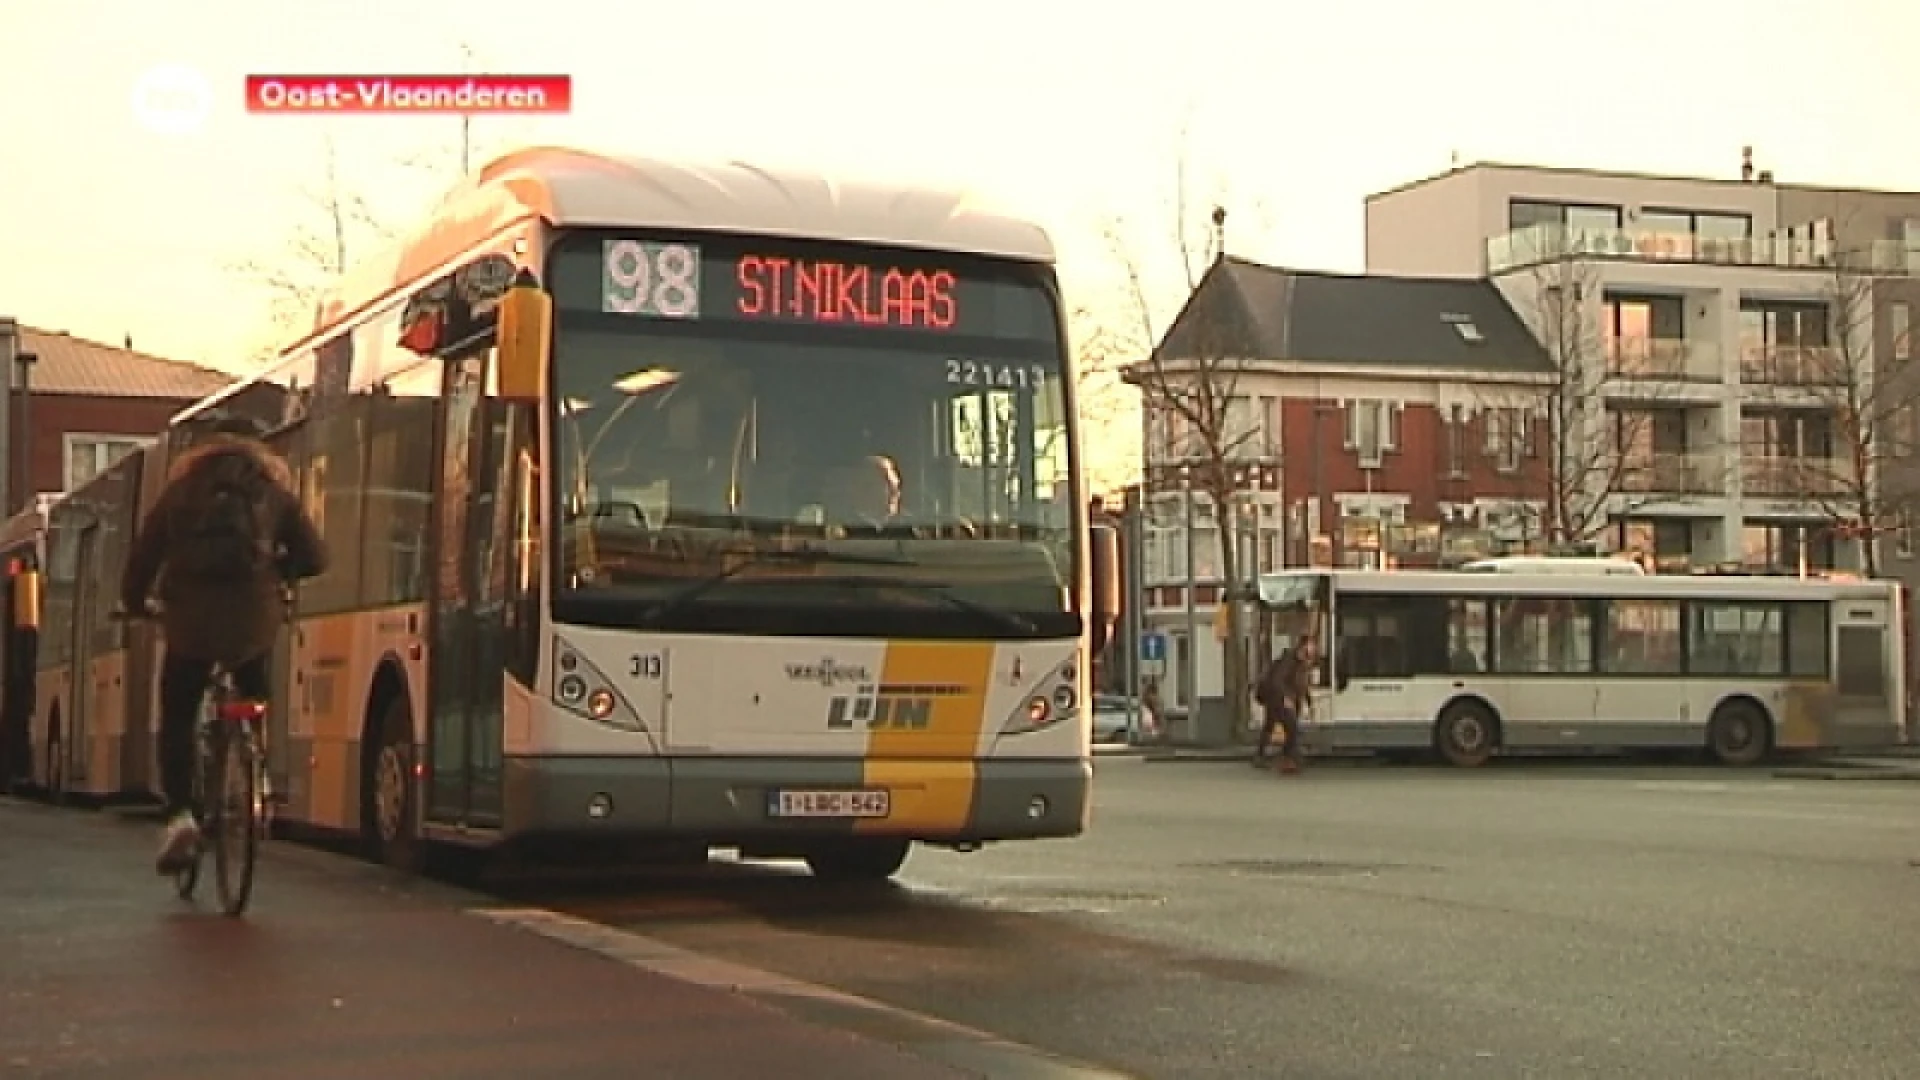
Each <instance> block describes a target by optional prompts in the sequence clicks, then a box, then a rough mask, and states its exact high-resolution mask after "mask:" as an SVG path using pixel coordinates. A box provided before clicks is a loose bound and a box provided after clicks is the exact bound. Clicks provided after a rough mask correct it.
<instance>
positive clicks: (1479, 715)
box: [1433, 701, 1500, 769]
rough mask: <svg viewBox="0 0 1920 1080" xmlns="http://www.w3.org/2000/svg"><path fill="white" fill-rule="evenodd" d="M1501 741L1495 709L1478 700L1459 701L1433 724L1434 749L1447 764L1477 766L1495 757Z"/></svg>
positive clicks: (1472, 767) (1464, 766) (1475, 767)
mask: <svg viewBox="0 0 1920 1080" xmlns="http://www.w3.org/2000/svg"><path fill="white" fill-rule="evenodd" d="M1499 742H1500V722H1499V721H1498V720H1496V719H1494V715H1493V710H1491V709H1489V708H1487V707H1486V706H1485V705H1482V704H1480V703H1479V702H1477V701H1456V702H1454V703H1453V704H1451V705H1449V706H1447V707H1446V709H1445V710H1444V711H1442V712H1441V713H1440V719H1438V720H1436V721H1434V724H1433V749H1434V752H1436V753H1438V754H1439V755H1440V757H1441V759H1442V760H1444V761H1445V762H1446V763H1447V764H1449V765H1452V766H1454V767H1455V768H1460V769H1477V768H1479V767H1480V766H1482V765H1485V764H1486V763H1487V761H1488V759H1490V758H1492V757H1493V751H1494V747H1496V746H1498V745H1499Z"/></svg>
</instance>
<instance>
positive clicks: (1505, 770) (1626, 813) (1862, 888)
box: [538, 759, 1920, 1080]
mask: <svg viewBox="0 0 1920 1080" xmlns="http://www.w3.org/2000/svg"><path fill="white" fill-rule="evenodd" d="M1097 787H1098V795H1097V804H1096V816H1095V821H1094V827H1093V829H1092V831H1091V832H1090V833H1089V834H1088V835H1087V836H1085V837H1083V838H1080V839H1077V840H1072V841H1052V842H1044V843H1030V844H1024V845H1009V846H1004V847H999V848H990V849H988V850H987V851H984V852H980V853H977V854H971V855H960V854H954V853H947V852H938V851H930V850H929V851H920V852H916V854H915V855H914V856H913V858H912V860H911V861H909V863H908V865H907V869H906V870H905V871H904V872H903V874H902V881H901V884H900V886H899V887H887V888H881V889H877V890H874V889H844V888H828V887H825V886H822V885H820V884H819V883H816V882H814V881H812V880H811V879H810V878H808V877H807V876H806V875H805V874H804V873H803V872H799V871H794V870H790V869H787V868H784V867H767V866H754V867H747V866H739V865H734V866H726V865H719V866H715V867H713V868H711V869H710V870H708V871H705V872H690V873H683V874H666V875H656V876H652V877H649V878H648V879H646V880H645V881H644V882H643V883H640V884H638V885H635V884H632V883H629V884H626V885H622V886H596V887H591V888H589V887H584V886H582V887H570V888H567V889H565V890H558V891H557V890H556V889H555V887H553V886H547V887H545V889H544V891H545V892H546V895H543V896H541V897H539V898H538V899H539V901H540V902H541V903H544V904H547V905H549V906H552V907H554V908H557V909H560V910H563V911H568V912H571V913H574V914H579V915H583V916H586V917H589V918H593V919H596V920H599V921H602V922H606V923H609V924H613V925H620V926H625V927H629V928H632V929H635V930H638V931H641V932H643V933H646V934H648V935H651V936H654V937H657V938H661V939H664V940H666V941H669V942H671V943H674V944H677V945H680V946H683V947H687V948H691V949H696V950H699V951H701V952H705V953H709V954H716V955H719V956H722V957H725V958H729V959H733V960H737V961H740V962H744V963H748V964H752V965H755V966H759V967H762V968H767V969H771V970H774V971H777V972H779V973H782V974H785V975H789V976H792V977H797V978H801V979H806V980H810V981H815V982H820V983H825V984H828V985H831V986H833V987H836V988H839V989H843V990H846V991H848V992H851V993H855V994H859V995H863V996H866V997H870V998H874V999H878V1000H881V1001H884V1002H887V1003H889V1004H894V1005H898V1006H900V1007H903V1008H907V1009H912V1010H916V1011H920V1012H925V1013H929V1014H932V1015H935V1016H938V1017H941V1018H943V1019H947V1020H951V1021H954V1022H957V1023H962V1024H966V1025H969V1026H973V1027H977V1028H981V1029H985V1030H988V1031H991V1032H994V1033H996V1034H998V1035H1001V1036H1004V1037H1006V1038H1009V1039H1013V1040H1017V1041H1019V1042H1023V1043H1027V1044H1030V1045H1033V1046H1037V1047H1041V1048H1044V1049H1047V1050H1050V1051H1053V1052H1055V1053H1059V1054H1065V1055H1069V1056H1072V1057H1075V1058H1078V1059H1082V1060H1087V1061H1092V1062H1097V1063H1101V1064H1105V1065H1109V1066H1112V1067H1114V1068H1117V1069H1120V1070H1123V1071H1125V1072H1128V1073H1131V1074H1133V1075H1136V1076H1142V1077H1168V1078H1179V1080H1200V1078H1206V1077H1230V1076H1231V1077H1241V1076H1257V1077H1365V1078H1369V1080H1383V1078H1394V1077H1409V1078H1414V1077H1418V1078H1422V1080H1426V1078H1431V1077H1445V1076H1473V1077H1508V1076H1512V1077H1521V1076H1525V1077H1562V1076H1566V1077H1576V1076H1577V1077H1588V1076H1634V1077H1655V1076H1657V1077H1682V1076H1684V1077H1698V1078H1712V1077H1728V1078H1736V1077H1737V1078H1740V1080H1752V1078H1755V1077H1773V1076H1800V1075H1806V1076H1815V1075H1817V1076H1844V1077H1896V1076H1911V1075H1913V1071H1914V1068H1915V1064H1914V1063H1915V1062H1920V868H1916V866H1915V865H1914V863H1915V860H1916V859H1920V783H1913V782H1862V781H1854V782H1847V781H1823V780H1782V779H1777V778H1774V777H1773V776H1772V775H1770V774H1768V773H1765V772H1755V773H1732V772H1726V771H1718V770H1695V769H1684V768H1681V769H1676V768H1672V767H1661V768H1646V767H1633V766H1624V765H1612V764H1600V765H1593V764H1555V763H1527V764H1518V765H1510V766H1505V767H1499V768H1493V769H1487V770H1482V771H1477V772H1471V773H1467V772H1455V771H1448V770H1443V769H1418V768H1377V767H1374V768H1368V767H1343V766H1330V767H1325V768H1321V769H1317V770H1314V771H1313V772H1311V773H1310V774H1308V775H1306V776H1302V777H1296V778H1287V779H1281V778H1276V777H1273V776H1271V775H1268V774H1264V773H1256V772H1255V771H1253V770H1252V769H1249V768H1247V767H1246V765H1245V764H1243V763H1211V762H1210V763H1149V762H1143V761H1140V760H1138V759H1105V760H1103V761H1102V763H1101V767H1100V773H1099V778H1098V785H1097Z"/></svg>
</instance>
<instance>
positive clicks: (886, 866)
mask: <svg viewBox="0 0 1920 1080" xmlns="http://www.w3.org/2000/svg"><path fill="white" fill-rule="evenodd" d="M912 846H913V842H912V841H910V840H900V839H896V838H894V837H890V836H863V837H860V838H858V839H854V840H838V841H834V842H833V843H831V844H828V845H826V846H823V847H820V848H818V849H816V850H814V851H811V852H808V853H807V869H809V870H811V871H813V876H814V877H817V878H820V879H821V880H823V881H885V880H886V879H888V878H890V877H892V876H893V875H894V874H895V873H897V872H898V871H899V869H900V867H901V864H903V863H905V862H906V861H907V851H908V849H910V848H911V847H912Z"/></svg>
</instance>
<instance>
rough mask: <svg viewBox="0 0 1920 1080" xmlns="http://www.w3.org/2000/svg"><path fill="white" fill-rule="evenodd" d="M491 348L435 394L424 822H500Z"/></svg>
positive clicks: (458, 362) (500, 665)
mask: <svg viewBox="0 0 1920 1080" xmlns="http://www.w3.org/2000/svg"><path fill="white" fill-rule="evenodd" d="M491 360H492V354H491V353H490V352H489V353H471V354H468V355H466V356H462V357H459V358H456V359H451V360H449V361H448V362H447V365H446V375H445V383H444V386H443V391H442V397H441V421H440V442H439V446H440V458H439V461H440V465H439V470H440V477H439V480H440V483H439V498H438V499H436V500H435V504H434V506H435V510H434V525H433V537H434V539H433V542H434V552H435V554H434V559H433V563H432V565H433V566H434V567H436V568H437V569H436V572H435V573H434V574H433V575H432V581H431V584H430V587H429V588H430V595H431V597H432V600H431V603H430V609H431V627H430V633H431V642H432V651H431V656H432V662H431V663H430V664H429V665H428V697H429V702H430V703H429V706H428V708H429V713H430V717H429V723H428V725H427V761H428V779H427V798H426V817H427V819H428V820H429V821H432V822H435V823H439V824H448V825H471V826H475V827H481V828H492V827H497V826H498V825H499V824H500V818H501V798H502V792H501V769H502V760H501V740H502V735H503V714H504V705H505V684H506V678H507V675H506V671H505V661H506V652H507V650H506V647H505V637H506V631H507V626H506V611H507V605H506V599H507V585H508V581H507V579H508V577H509V575H508V574H506V573H504V572H502V570H503V568H504V566H505V564H506V562H507V560H508V559H509V558H510V556H511V554H512V553H511V551H510V550H509V548H510V545H507V544H502V543H499V542H498V538H499V536H500V532H501V530H500V528H499V527H498V525H499V524H500V522H501V521H502V519H503V515H507V514H510V513H511V511H512V503H513V498H512V491H513V488H512V485H511V483H510V482H503V477H504V476H505V475H506V470H507V469H508V468H509V467H510V465H511V462H510V461H508V460H507V458H508V454H507V452H506V450H507V446H506V443H507V436H508V433H509V431H508V429H509V413H508V410H507V409H506V408H505V407H504V405H503V403H502V402H500V400H499V399H498V398H497V397H490V396H489V394H488V393H487V391H488V386H489V383H490V382H491V381H492V380H491V377H490V376H491V372H490V371H489V368H490V366H491Z"/></svg>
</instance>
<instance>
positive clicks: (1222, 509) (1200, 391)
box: [1109, 153, 1258, 738]
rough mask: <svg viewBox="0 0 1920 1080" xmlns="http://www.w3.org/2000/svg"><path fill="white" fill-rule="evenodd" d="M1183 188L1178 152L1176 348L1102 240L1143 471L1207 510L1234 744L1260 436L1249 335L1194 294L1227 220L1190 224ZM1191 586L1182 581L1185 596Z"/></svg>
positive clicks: (1211, 268) (1211, 298)
mask: <svg viewBox="0 0 1920 1080" xmlns="http://www.w3.org/2000/svg"><path fill="white" fill-rule="evenodd" d="M1189 190H1190V184H1189V177H1188V167H1187V156H1186V155H1185V154H1184V153H1183V154H1181V155H1180V157H1179V159H1178V168H1177V172H1176V176H1175V186H1174V200H1173V203H1174V205H1173V218H1174V221H1173V224H1174V228H1173V237H1172V240H1173V246H1174V249H1175V251H1176V252H1177V254H1178V256H1179V261H1180V267H1181V269H1182V271H1183V272H1184V274H1185V277H1186V285H1187V300H1186V304H1185V306H1184V307H1182V309H1181V311H1180V314H1179V315H1178V316H1177V317H1176V318H1175V319H1174V320H1173V322H1172V323H1171V324H1170V326H1169V331H1172V330H1174V329H1175V328H1178V330H1179V336H1178V340H1177V341H1174V340H1170V339H1168V338H1165V337H1163V336H1162V335H1161V334H1160V333H1158V332H1157V327H1156V326H1155V325H1154V319H1153V314H1152V313H1153V305H1152V303H1151V297H1150V293H1149V290H1148V287H1147V284H1146V277H1145V274H1144V272H1143V270H1142V267H1141V264H1140V262H1139V260H1138V259H1136V258H1134V257H1133V256H1132V254H1131V253H1130V252H1129V251H1128V250H1127V249H1126V247H1125V246H1124V244H1122V243H1121V242H1120V241H1119V234H1118V232H1117V231H1114V232H1110V234H1109V236H1110V239H1111V240H1112V241H1113V242H1114V247H1115V252H1114V254H1115V257H1116V261H1117V262H1118V264H1119V265H1120V267H1121V270H1122V272H1123V274H1124V276H1125V280H1126V283H1127V289H1128V293H1129V299H1130V300H1131V304H1130V307H1131V309H1132V312H1133V313H1134V314H1135V315H1136V316H1137V318H1138V322H1137V324H1136V325H1135V326H1134V327H1133V328H1131V329H1130V330H1119V331H1117V332H1116V340H1120V341H1132V342H1144V343H1146V348H1144V349H1143V350H1142V351H1141V353H1139V354H1137V355H1141V356H1142V359H1140V360H1138V361H1136V362H1135V363H1133V364H1132V365H1130V366H1128V367H1127V368H1126V369H1125V371H1124V374H1123V378H1124V380H1125V381H1126V382H1127V383H1129V384H1131V385H1132V386H1134V387H1136V388H1137V389H1138V390H1139V391H1140V394H1141V399H1142V407H1143V409H1144V412H1145V414H1146V420H1147V424H1146V426H1147V429H1148V431H1149V432H1150V434H1149V436H1148V438H1149V441H1150V443H1153V444H1156V449H1157V450H1158V453H1157V454H1154V455H1152V456H1151V457H1150V460H1149V462H1148V468H1149V470H1150V471H1152V470H1153V469H1154V468H1155V467H1156V461H1154V460H1153V458H1157V459H1158V462H1157V465H1158V468H1160V469H1161V470H1163V472H1164V470H1166V469H1169V468H1177V469H1181V470H1184V471H1185V473H1186V477H1187V483H1188V484H1189V485H1190V486H1191V488H1192V490H1193V491H1194V492H1196V493H1198V494H1200V495H1202V496H1204V497H1205V498H1206V500H1207V502H1208V503H1209V505H1210V506H1211V508H1212V513H1213V524H1214V536H1215V539H1216V541H1217V543H1218V549H1217V556H1218V562H1219V568H1220V576H1221V580H1222V582H1223V584H1224V585H1225V587H1226V589H1227V590H1228V593H1227V595H1228V596H1229V597H1230V598H1232V599H1230V601H1229V602H1227V603H1225V604H1222V605H1221V608H1222V610H1223V611H1224V613H1225V616H1226V627H1225V629H1226V634H1225V639H1226V649H1225V651H1224V661H1223V665H1222V674H1223V676H1224V679H1223V682H1224V684H1225V691H1226V705H1227V712H1228V716H1229V718H1230V720H1231V723H1232V730H1233V732H1234V737H1235V738H1241V737H1243V736H1244V733H1245V732H1246V731H1247V729H1248V724H1247V722H1246V721H1247V718H1248V714H1249V709H1250V707H1251V701H1250V698H1249V695H1248V688H1249V686H1250V685H1251V674H1252V673H1251V672H1250V671H1249V670H1248V662H1247V661H1248V657H1247V652H1246V646H1245V644H1244V643H1245V641H1246V634H1245V632H1244V628H1243V626H1242V622H1243V615H1244V611H1243V609H1242V605H1241V604H1240V603H1239V602H1238V600H1237V598H1236V596H1235V592H1236V590H1237V589H1238V586H1239V583H1240V581H1241V578H1242V567H1241V558H1240V540H1241V523H1240V521H1239V515H1240V510H1241V502H1240V499H1239V495H1240V494H1241V493H1242V492H1243V491H1245V490H1246V484H1245V476H1244V472H1243V468H1244V466H1245V464H1246V461H1245V453H1244V451H1245V449H1246V448H1247V447H1248V446H1249V445H1250V444H1251V443H1252V441H1253V440H1254V439H1255V438H1256V437H1257V436H1258V429H1257V427H1256V426H1255V425H1254V424H1252V423H1251V419H1252V417H1251V414H1250V412H1249V411H1248V410H1247V407H1246V406H1247V402H1246V400H1245V398H1244V397H1243V396H1242V394H1241V392H1240V380H1241V376H1242V375H1244V374H1245V373H1246V372H1247V371H1248V370H1249V368H1250V366H1251V364H1250V362H1251V360H1252V358H1250V357H1248V356H1247V355H1246V351H1245V345H1244V343H1245V340H1246V339H1245V337H1244V334H1245V332H1246V330H1247V328H1246V327H1245V326H1243V325H1241V320H1240V319H1239V318H1238V317H1237V314H1236V313H1235V311H1234V310H1233V309H1232V308H1231V306H1230V304H1229V303H1228V302H1227V297H1226V295H1225V293H1224V291H1221V290H1213V291H1209V290H1205V289H1203V288H1202V285H1203V283H1204V282H1205V280H1206V278H1207V277H1208V276H1209V275H1211V274H1214V273H1217V272H1218V271H1219V269H1220V268H1221V266H1222V265H1223V263H1224V259H1225V250H1224V248H1225V226H1226V217H1227V212H1226V210H1225V209H1224V207H1222V206H1220V205H1218V204H1215V205H1214V207H1213V208H1212V210H1211V212H1210V213H1209V214H1208V215H1207V217H1206V218H1204V219H1197V217H1196V215H1194V214H1193V213H1192V202H1191V200H1190V198H1189ZM1193 584H1194V583H1193V582H1191V581H1190V582H1188V583H1187V585H1188V587H1189V588H1191V587H1193ZM1190 647H1191V646H1190ZM1189 693H1190V694H1191V689H1190V690H1189ZM1194 703H1195V704H1197V698H1195V699H1194Z"/></svg>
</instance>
